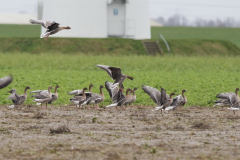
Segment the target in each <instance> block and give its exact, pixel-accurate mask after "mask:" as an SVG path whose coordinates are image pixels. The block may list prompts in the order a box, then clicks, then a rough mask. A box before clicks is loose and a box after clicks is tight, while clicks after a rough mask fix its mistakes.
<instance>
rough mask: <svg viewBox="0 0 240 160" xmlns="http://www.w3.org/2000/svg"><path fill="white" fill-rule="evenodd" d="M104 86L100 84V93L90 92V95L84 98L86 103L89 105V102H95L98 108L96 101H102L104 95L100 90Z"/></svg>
mask: <svg viewBox="0 0 240 160" xmlns="http://www.w3.org/2000/svg"><path fill="white" fill-rule="evenodd" d="M103 88H104V86H102V85H101V86H100V93H101V94H97V93H92V94H91V97H90V98H89V99H88V100H86V101H87V105H89V104H90V103H93V104H97V107H96V108H97V109H98V107H99V106H98V103H101V102H103V101H104V99H105V97H104V93H103V91H102V89H103Z"/></svg>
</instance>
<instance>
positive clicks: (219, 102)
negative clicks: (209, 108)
mask: <svg viewBox="0 0 240 160" xmlns="http://www.w3.org/2000/svg"><path fill="white" fill-rule="evenodd" d="M238 91H239V88H236V90H235V94H236V97H237V98H238V99H239V95H238ZM225 94H233V93H232V92H229V93H225ZM214 103H215V105H214V106H220V107H222V109H223V107H225V106H228V107H230V103H229V101H228V99H222V98H221V99H218V100H216V101H215V102H214Z"/></svg>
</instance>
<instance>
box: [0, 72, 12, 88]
mask: <svg viewBox="0 0 240 160" xmlns="http://www.w3.org/2000/svg"><path fill="white" fill-rule="evenodd" d="M12 80H13V76H12V75H9V76H6V77H3V78H0V89H2V88H5V87H7V86H8V85H9V84H10V83H11V82H12Z"/></svg>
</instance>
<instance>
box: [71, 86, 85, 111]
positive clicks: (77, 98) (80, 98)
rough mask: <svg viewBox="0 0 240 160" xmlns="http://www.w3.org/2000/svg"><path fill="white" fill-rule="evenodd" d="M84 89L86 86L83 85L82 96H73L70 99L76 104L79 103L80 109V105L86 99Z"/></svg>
mask: <svg viewBox="0 0 240 160" xmlns="http://www.w3.org/2000/svg"><path fill="white" fill-rule="evenodd" d="M86 90H87V88H86V87H84V88H83V94H82V96H74V97H73V98H71V99H70V101H71V102H73V103H74V104H76V106H77V105H79V108H80V109H81V105H82V104H83V103H84V102H85V101H86V94H85V91H86Z"/></svg>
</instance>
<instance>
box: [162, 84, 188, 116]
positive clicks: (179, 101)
mask: <svg viewBox="0 0 240 160" xmlns="http://www.w3.org/2000/svg"><path fill="white" fill-rule="evenodd" d="M184 92H187V91H186V90H185V89H184V90H182V96H181V95H178V96H176V97H174V98H173V102H172V104H171V105H170V106H169V107H167V108H166V109H165V110H166V111H169V110H175V109H177V108H178V107H180V106H184V105H185V104H186V103H187V97H186V96H185V94H184Z"/></svg>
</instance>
